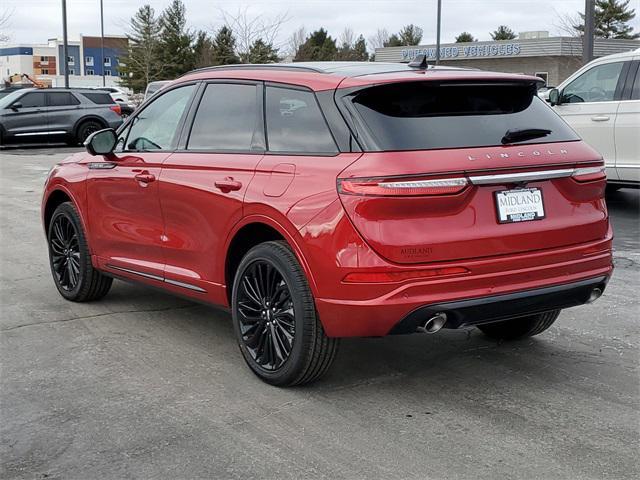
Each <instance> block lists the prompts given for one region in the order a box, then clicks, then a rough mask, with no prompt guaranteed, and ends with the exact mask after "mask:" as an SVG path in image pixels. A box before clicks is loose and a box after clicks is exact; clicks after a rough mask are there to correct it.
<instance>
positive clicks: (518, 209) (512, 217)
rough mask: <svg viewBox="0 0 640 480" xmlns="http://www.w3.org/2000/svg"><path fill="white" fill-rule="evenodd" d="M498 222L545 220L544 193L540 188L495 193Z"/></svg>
mask: <svg viewBox="0 0 640 480" xmlns="http://www.w3.org/2000/svg"><path fill="white" fill-rule="evenodd" d="M495 195H496V208H497V211H498V222H500V223H515V222H528V221H531V220H540V219H542V218H544V203H543V201H542V191H541V190H540V189H539V188H518V189H516V190H502V191H499V192H495Z"/></svg>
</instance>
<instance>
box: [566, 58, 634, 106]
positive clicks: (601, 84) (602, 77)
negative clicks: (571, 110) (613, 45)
mask: <svg viewBox="0 0 640 480" xmlns="http://www.w3.org/2000/svg"><path fill="white" fill-rule="evenodd" d="M623 65H624V62H615V63H605V64H604V65H596V66H595V67H593V68H590V69H589V70H587V71H586V72H584V73H583V74H582V75H580V76H579V77H578V78H576V79H575V80H573V81H572V82H571V83H569V84H568V85H567V86H566V87H564V89H563V90H562V103H581V102H610V101H612V100H614V95H615V93H616V87H617V85H618V79H619V78H620V72H621V71H622V66H623Z"/></svg>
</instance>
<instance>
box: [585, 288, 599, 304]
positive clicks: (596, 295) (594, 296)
mask: <svg viewBox="0 0 640 480" xmlns="http://www.w3.org/2000/svg"><path fill="white" fill-rule="evenodd" d="M601 296H602V289H601V288H594V289H593V290H591V293H590V294H589V298H588V299H587V303H593V302H595V301H596V300H597V299H599V298H600V297H601Z"/></svg>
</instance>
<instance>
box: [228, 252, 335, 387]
mask: <svg viewBox="0 0 640 480" xmlns="http://www.w3.org/2000/svg"><path fill="white" fill-rule="evenodd" d="M231 313H232V315H233V328H234V331H235V334H236V340H237V341H238V346H239V347H240V352H241V353H242V356H243V357H244V360H245V362H246V363H247V365H248V366H249V368H250V369H251V370H252V371H253V373H255V374H256V375H257V376H258V377H260V379H261V380H263V381H265V382H267V383H270V384H271V385H276V386H279V387H290V386H294V385H302V384H305V383H310V382H313V381H315V380H317V379H318V378H320V377H322V376H323V375H324V374H325V373H326V372H327V371H328V370H329V367H330V366H331V364H332V363H333V360H334V358H335V356H336V352H337V351H338V344H339V339H337V338H330V337H327V335H326V334H325V333H324V328H323V327H322V323H321V322H320V319H319V318H318V314H317V312H316V308H315V302H314V300H313V293H312V292H311V289H310V288H309V282H308V281H307V278H306V275H305V272H304V270H303V269H302V267H301V266H300V262H299V261H298V259H297V258H296V255H295V254H294V253H293V251H292V250H291V247H289V245H288V244H287V243H286V242H284V241H282V240H279V241H271V242H264V243H261V244H258V245H256V246H254V247H253V248H251V250H249V251H248V252H247V254H246V255H245V256H244V258H243V259H242V260H241V262H240V265H238V269H237V270H236V272H235V276H234V281H233V289H232V295H231Z"/></svg>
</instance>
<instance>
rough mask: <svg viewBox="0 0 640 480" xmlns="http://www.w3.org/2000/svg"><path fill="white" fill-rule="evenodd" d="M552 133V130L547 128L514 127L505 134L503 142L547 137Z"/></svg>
mask: <svg viewBox="0 0 640 480" xmlns="http://www.w3.org/2000/svg"><path fill="white" fill-rule="evenodd" d="M550 133H551V130H547V129H546V128H512V129H510V130H507V133H505V134H504V137H502V143H503V144H507V143H514V142H524V141H525V140H532V139H534V138H540V137H546V136H547V135H549V134H550Z"/></svg>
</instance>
